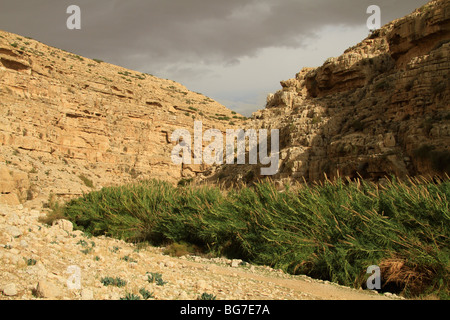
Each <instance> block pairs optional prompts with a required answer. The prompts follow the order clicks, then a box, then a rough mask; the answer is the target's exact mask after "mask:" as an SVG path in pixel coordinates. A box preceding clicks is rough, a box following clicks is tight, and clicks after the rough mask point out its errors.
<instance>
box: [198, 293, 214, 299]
mask: <svg viewBox="0 0 450 320" xmlns="http://www.w3.org/2000/svg"><path fill="white" fill-rule="evenodd" d="M197 300H216V296H215V295H213V294H210V293H206V292H204V293H202V295H201V296H199V297H198V298H197Z"/></svg>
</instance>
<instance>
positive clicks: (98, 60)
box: [92, 59, 103, 63]
mask: <svg viewBox="0 0 450 320" xmlns="http://www.w3.org/2000/svg"><path fill="white" fill-rule="evenodd" d="M92 60H94V61H95V62H97V63H102V62H103V60H100V59H92Z"/></svg>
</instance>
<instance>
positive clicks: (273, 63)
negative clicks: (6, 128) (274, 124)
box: [0, 0, 428, 115]
mask: <svg viewBox="0 0 450 320" xmlns="http://www.w3.org/2000/svg"><path fill="white" fill-rule="evenodd" d="M427 2H428V1H426V0H370V1H367V0H326V1H325V0H126V1H125V0H95V1H93V0H69V1H66V0H0V29H2V30H5V31H9V32H13V33H17V34H20V35H22V36H30V37H32V38H34V39H36V40H39V41H41V42H43V43H45V44H48V45H51V46H54V47H57V48H61V49H64V50H67V51H70V52H73V53H76V54H79V55H82V56H85V57H88V58H97V59H102V60H104V61H107V62H110V63H113V64H117V65H120V66H123V67H126V68H130V69H133V70H136V71H140V72H146V73H151V74H153V75H155V76H158V77H161V78H167V79H171V80H175V81H177V82H180V83H182V84H183V85H185V86H186V87H187V88H188V89H190V90H192V91H197V92H201V93H203V94H205V95H207V96H209V97H211V98H213V99H215V100H217V101H219V102H221V103H222V104H224V105H225V106H227V107H229V108H230V109H232V110H235V111H237V112H240V113H242V114H245V115H250V114H251V113H252V112H254V111H256V110H258V109H263V108H264V106H265V100H266V97H267V94H269V93H273V92H275V91H277V90H279V89H280V88H281V86H280V81H281V80H287V79H290V78H293V77H294V76H295V74H296V73H297V72H298V71H300V70H301V69H302V68H303V67H316V66H320V65H322V63H323V62H324V61H325V60H326V59H327V58H329V57H334V56H339V55H341V54H342V53H343V52H344V51H345V49H347V48H348V47H350V46H353V45H355V44H357V43H358V42H360V41H361V40H363V39H364V38H365V37H366V36H367V35H368V33H369V30H368V28H367V26H366V21H367V19H368V18H369V16H370V15H369V14H367V13H366V11H367V8H368V6H369V5H373V4H375V5H378V6H379V7H380V8H381V18H382V21H381V22H382V25H384V24H386V23H388V22H389V21H391V20H393V19H397V18H400V17H403V16H405V15H407V14H409V13H411V12H412V11H414V9H415V8H418V7H420V6H422V5H424V4H425V3H427ZM69 5H78V6H79V7H80V8H81V30H69V29H67V27H66V21H67V19H68V18H69V16H70V15H69V14H67V13H66V10H67V7H68V6H69Z"/></svg>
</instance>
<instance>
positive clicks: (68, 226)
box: [52, 219, 73, 232]
mask: <svg viewBox="0 0 450 320" xmlns="http://www.w3.org/2000/svg"><path fill="white" fill-rule="evenodd" d="M52 227H55V228H59V229H61V230H64V231H67V232H72V231H73V224H72V222H70V221H68V220H64V219H60V220H56V221H54V222H53V224H52Z"/></svg>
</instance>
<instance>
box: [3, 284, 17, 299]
mask: <svg viewBox="0 0 450 320" xmlns="http://www.w3.org/2000/svg"><path fill="white" fill-rule="evenodd" d="M3 294H4V295H5V296H15V295H17V288H16V284H15V283H10V284H7V285H6V286H5V287H4V288H3Z"/></svg>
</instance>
